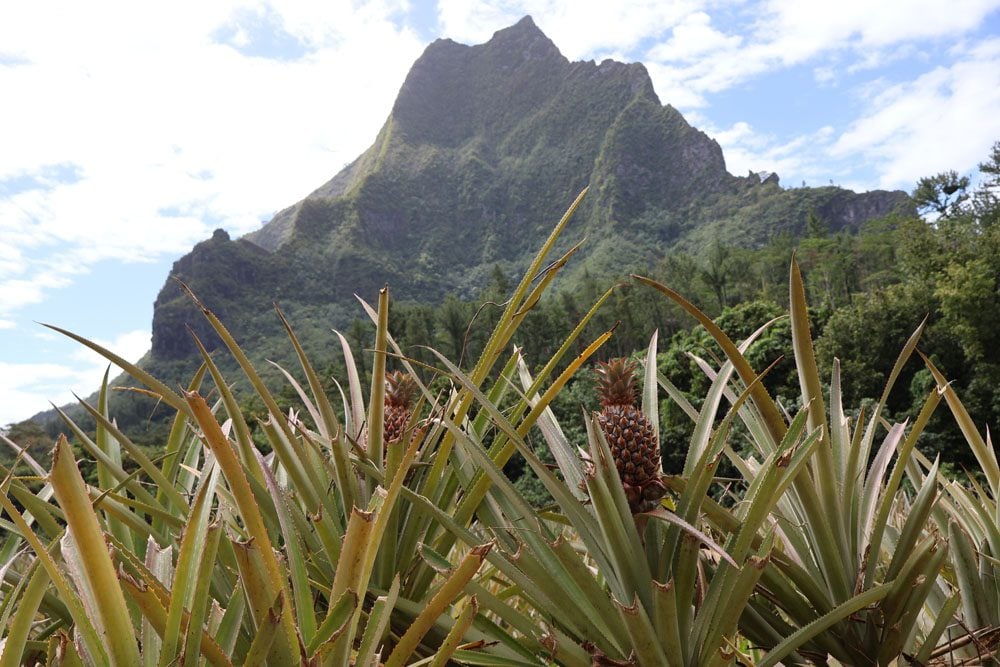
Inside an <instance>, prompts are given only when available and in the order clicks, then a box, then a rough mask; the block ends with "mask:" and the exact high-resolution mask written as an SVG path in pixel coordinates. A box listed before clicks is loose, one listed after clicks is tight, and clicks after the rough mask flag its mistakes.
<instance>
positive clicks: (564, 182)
mask: <svg viewBox="0 0 1000 667" xmlns="http://www.w3.org/2000/svg"><path fill="white" fill-rule="evenodd" d="M584 187H589V192H588V195H587V197H586V198H585V200H584V203H583V205H582V206H581V208H580V209H579V210H578V211H577V214H576V216H575V217H574V220H573V222H572V224H571V226H570V228H569V230H568V231H567V233H566V234H564V240H563V244H564V247H565V246H567V245H569V244H570V243H574V242H576V241H578V240H579V239H581V238H583V237H586V238H587V242H586V243H585V245H584V247H583V250H582V251H581V253H580V256H579V258H578V259H574V264H573V268H572V269H570V270H569V272H568V276H567V278H566V279H565V280H563V281H562V284H563V286H564V288H566V289H571V288H572V286H573V284H574V277H577V278H578V277H580V276H581V275H582V274H583V273H584V272H587V273H588V274H589V275H590V276H592V277H593V276H605V277H610V276H615V277H620V276H621V275H622V274H623V273H624V271H627V270H628V269H638V268H642V267H644V266H647V265H649V264H650V263H652V262H654V261H656V260H657V259H658V258H660V257H662V256H663V254H664V253H665V252H667V251H668V250H669V249H671V248H681V249H684V250H686V251H689V252H698V251H699V250H700V249H703V248H705V247H706V246H707V245H708V244H709V243H713V242H721V243H725V244H731V245H741V246H756V245H761V244H764V243H766V242H767V241H768V240H769V239H770V238H772V237H773V236H774V235H775V234H779V233H782V232H791V233H795V232H797V231H799V230H801V229H802V228H803V227H804V226H805V224H806V220H807V219H808V218H809V217H810V216H816V217H818V218H819V219H821V220H822V221H823V222H824V223H825V224H826V225H827V226H828V227H829V228H830V229H831V230H837V229H843V228H857V227H858V226H859V225H861V224H862V223H863V222H865V221H866V220H869V219H871V218H875V217H880V216H884V215H886V214H888V213H890V212H892V211H894V210H897V209H900V208H902V209H907V210H912V202H911V201H910V199H909V198H908V197H907V195H906V194H905V193H903V192H884V191H876V192H868V193H864V194H856V193H853V192H850V191H847V190H844V189H841V188H836V187H823V188H794V189H784V188H782V187H781V185H780V183H779V180H778V176H777V175H774V174H772V175H769V176H767V177H764V175H757V174H752V173H751V174H749V175H747V176H734V175H731V174H730V173H729V172H727V170H726V164H725V159H724V156H723V154H722V149H721V148H720V147H719V144H718V143H717V142H716V141H715V140H713V139H712V138H711V137H709V136H707V135H706V134H705V133H704V132H701V131H699V130H698V129H696V128H694V127H692V126H691V125H690V124H689V123H688V122H687V121H686V120H685V119H684V117H683V116H682V115H681V114H680V113H679V112H678V111H677V110H676V109H674V108H673V107H672V106H670V105H669V104H667V105H664V104H662V103H661V101H660V100H659V99H658V98H657V96H656V93H655V92H654V90H653V86H652V83H651V80H650V78H649V74H648V73H647V71H646V69H645V68H644V67H643V65H641V64H639V63H630V64H624V63H620V62H615V61H613V60H605V61H604V62H601V63H599V64H598V63H595V62H593V61H590V62H570V61H569V60H567V59H566V58H565V57H563V56H562V54H561V53H560V52H559V50H558V48H557V47H556V46H555V45H554V44H553V43H552V41H551V40H550V39H549V38H548V37H546V36H545V35H544V34H543V33H542V32H541V30H539V29H538V27H537V26H536V25H535V24H534V22H533V21H532V20H531V18H530V17H525V18H524V19H522V20H521V21H519V22H518V23H517V24H515V25H513V26H511V27H509V28H506V29H503V30H500V31H499V32H497V33H496V34H495V35H494V36H493V38H492V39H490V40H489V41H488V42H487V43H485V44H481V45H477V46H466V45H463V44H458V43H456V42H454V41H452V40H449V39H439V40H437V41H435V42H434V43H432V44H431V45H429V46H428V47H427V49H426V50H425V51H424V53H423V55H421V57H420V58H419V59H418V60H417V61H416V62H415V63H414V64H413V67H412V69H411V70H410V72H409V74H408V75H407V77H406V80H405V82H404V83H403V85H402V88H401V89H400V91H399V95H398V97H397V99H396V101H395V104H394V105H393V108H392V110H391V112H390V113H389V116H388V118H387V120H386V122H385V124H384V126H383V127H382V129H381V131H380V132H379V134H378V136H377V137H376V138H375V142H374V143H373V145H372V146H371V148H369V149H368V150H367V151H365V152H364V153H363V154H362V155H361V156H359V157H358V158H357V159H356V160H355V161H354V162H352V163H351V164H350V165H348V166H347V167H346V168H344V169H343V170H342V171H341V172H340V173H338V174H336V175H335V176H334V177H333V178H332V179H331V180H330V181H329V182H327V183H326V184H324V185H322V186H321V187H319V188H318V189H316V190H315V191H314V192H313V193H312V194H310V195H309V196H308V197H306V198H305V199H304V200H302V201H300V202H298V203H296V204H294V205H292V206H290V207H289V208H287V209H285V210H283V211H281V212H280V213H278V214H277V215H276V216H275V217H274V219H273V220H271V221H270V222H268V223H267V224H266V225H264V226H263V227H262V228H261V229H260V230H258V231H256V232H253V233H251V234H248V235H247V236H245V237H243V238H240V239H231V238H230V237H229V236H228V235H227V234H226V233H225V232H224V231H221V230H220V231H217V232H216V233H215V234H214V235H213V236H212V237H211V238H210V239H208V240H206V241H204V242H202V243H199V244H198V245H197V246H196V247H195V248H194V249H193V250H192V251H191V252H190V253H188V254H187V255H185V256H184V257H182V258H181V259H179V260H178V261H177V262H176V263H175V264H174V266H173V269H172V271H171V275H170V277H169V278H168V279H167V280H166V283H165V285H164V287H163V288H162V290H161V291H160V293H159V295H158V296H157V299H156V303H155V308H154V315H153V339H152V350H151V352H150V353H149V354H148V355H147V356H146V357H145V358H144V359H143V362H142V363H143V365H144V366H145V367H147V368H149V369H151V370H152V371H153V372H154V373H155V374H158V375H160V376H162V377H164V378H165V379H167V380H169V381H170V382H173V383H176V382H181V381H184V379H185V378H186V377H187V375H188V374H189V372H190V371H191V370H192V368H193V366H194V365H195V364H196V363H197V360H198V358H199V356H198V352H197V348H196V346H195V343H194V341H193V339H192V337H191V336H190V335H189V333H188V331H187V327H191V329H193V331H194V332H195V333H196V334H197V335H198V336H199V337H200V338H201V340H202V341H203V342H204V343H205V345H206V347H208V349H210V350H211V349H213V348H215V347H217V346H218V345H219V344H220V342H219V341H218V340H217V339H216V337H215V335H214V333H213V332H211V331H210V328H209V327H208V325H207V324H206V323H205V321H204V318H203V317H202V316H201V314H200V313H199V312H198V310H197V308H196V307H195V306H194V305H193V304H192V303H191V301H190V300H189V299H188V298H187V297H186V296H185V295H184V294H183V293H182V291H181V288H180V286H179V284H178V282H177V280H175V278H176V279H179V280H181V281H183V282H184V283H185V284H187V285H188V286H190V287H191V289H192V290H193V291H194V292H195V293H196V294H198V296H199V297H200V298H201V299H202V301H203V302H204V303H205V304H206V305H207V306H208V307H210V308H211V309H212V310H214V311H215V312H216V314H218V315H219V317H220V318H221V319H222V320H223V322H225V323H226V324H227V325H228V326H229V327H230V330H231V331H232V333H233V334H234V335H235V337H236V338H237V340H239V341H240V342H241V344H243V345H244V346H245V349H248V350H253V352H254V354H255V356H256V357H257V358H259V359H263V358H269V359H275V358H278V359H282V358H286V357H287V356H288V351H287V349H286V348H287V343H286V341H285V338H284V333H283V332H282V330H281V329H280V324H279V322H278V319H277V318H276V317H275V315H274V313H273V312H272V310H271V308H270V306H271V303H272V302H278V303H280V304H281V306H282V308H283V309H284V310H285V312H286V314H287V315H288V316H289V320H290V321H291V322H293V323H294V324H295V326H296V329H297V331H298V333H299V334H300V335H301V337H302V338H303V339H306V340H323V341H326V343H325V344H326V345H328V346H329V329H330V328H331V327H345V326H347V325H348V324H349V323H350V321H351V320H352V318H355V317H358V316H361V315H363V313H362V311H361V310H360V308H359V306H358V304H357V302H356V300H355V297H354V294H358V295H361V296H363V297H365V298H367V299H369V300H373V299H374V298H375V295H376V292H377V290H378V288H379V287H381V286H382V285H384V284H386V283H388V284H390V285H391V287H392V294H393V296H394V297H395V298H396V299H401V300H414V301H422V302H437V301H440V300H441V299H442V298H443V297H444V296H445V295H447V294H452V293H453V294H456V295H458V296H466V297H468V296H472V295H473V294H475V293H476V291H477V290H478V289H479V288H480V287H481V286H482V285H484V284H485V283H486V282H487V281H488V280H489V278H490V277H491V276H492V275H494V274H495V272H496V271H497V270H498V269H499V271H500V272H502V273H503V274H504V275H506V276H508V277H513V276H516V275H519V272H520V271H522V270H523V269H524V268H525V267H526V266H527V264H528V262H529V261H530V258H531V257H532V256H533V254H534V253H535V251H536V250H537V248H538V247H539V246H540V244H541V242H542V240H543V239H544V238H545V237H546V236H547V235H548V233H549V232H550V230H551V229H552V226H553V225H554V223H555V222H556V221H557V220H558V219H559V217H560V216H561V214H562V213H563V211H564V210H565V208H566V206H567V205H568V204H569V202H571V201H572V200H573V198H574V197H575V196H576V194H577V193H579V192H580V191H581V190H582V189H583V188H584ZM609 281H610V279H609ZM331 355H332V352H331Z"/></svg>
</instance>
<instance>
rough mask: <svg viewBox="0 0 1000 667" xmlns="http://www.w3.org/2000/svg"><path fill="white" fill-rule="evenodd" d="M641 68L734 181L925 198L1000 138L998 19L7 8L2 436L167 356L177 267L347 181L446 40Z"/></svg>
mask: <svg viewBox="0 0 1000 667" xmlns="http://www.w3.org/2000/svg"><path fill="white" fill-rule="evenodd" d="M525 14H530V15H532V17H533V18H534V20H535V22H536V24H538V26H539V27H540V28H541V29H542V30H543V31H544V32H545V33H546V34H547V35H548V36H549V37H550V38H551V39H552V40H553V41H554V42H555V44H556V45H557V46H558V47H559V49H560V50H561V51H562V52H563V54H564V55H565V56H567V57H568V58H570V59H572V60H590V59H594V60H598V61H600V60H602V59H604V58H608V57H610V58H615V59H617V60H622V61H629V62H631V61H640V62H643V63H645V64H646V66H647V68H648V70H649V73H650V76H651V77H652V79H653V84H654V86H655V88H656V91H657V93H658V94H659V96H660V99H661V101H662V102H663V103H665V104H666V103H669V104H672V105H673V106H675V107H677V108H678V109H679V110H680V111H681V112H682V113H684V115H685V116H686V117H687V118H688V120H689V121H690V122H691V123H692V124H694V125H695V126H697V127H699V128H700V129H702V130H704V131H706V132H707V133H708V134H709V135H711V136H713V137H715V138H716V139H717V140H718V141H719V143H720V144H721V145H722V147H723V150H724V152H725V155H726V160H727V166H728V168H729V170H730V171H731V172H732V173H735V174H745V173H746V172H747V171H748V170H753V171H764V170H767V171H776V172H778V174H779V175H780V176H781V179H782V183H783V184H784V185H785V186H786V187H790V186H799V185H801V184H802V183H803V182H805V183H807V184H809V185H825V184H827V183H829V182H834V183H836V184H838V185H844V186H846V187H851V188H854V189H857V190H870V189H876V188H900V189H904V190H912V188H913V186H914V184H915V182H916V180H917V179H918V178H919V177H920V176H924V175H930V174H933V173H937V172H939V171H943V170H946V169H957V170H959V171H962V172H969V171H972V170H974V169H975V166H976V164H977V162H979V161H981V160H982V159H984V158H985V157H986V155H987V153H988V151H989V148H990V146H991V144H992V143H993V142H994V141H996V140H998V139H1000V0H951V1H950V2H941V1H940V0H883V1H882V2H879V3H872V2H870V0H840V1H839V2H827V3H819V2H803V1H802V0H765V1H761V2H750V1H741V0H635V1H632V2H621V3H609V2H606V0H601V1H597V0H577V1H575V2H570V1H569V0H505V1H503V2H499V1H494V2H487V1H476V0H471V1H470V0H439V1H438V2H436V3H435V2H406V1H405V0H384V1H381V2H342V1H337V0H330V1H325V2H299V1H282V0H273V1H270V2H264V1H260V2H241V1H236V0H219V1H216V2H211V3H205V2H200V1H197V2H196V1H193V0H192V1H185V0H180V1H177V2H171V3H152V4H150V3H130V2H99V1H95V2H88V3H75V2H69V1H65V2H43V1H40V2H31V3H3V4H2V5H0V90H3V91H4V95H3V100H4V101H3V104H2V105H0V425H3V424H5V423H8V422H11V421H14V420H17V419H21V418H24V417H27V416H29V415H31V414H33V413H34V412H36V411H38V410H42V409H45V408H46V407H48V401H49V400H51V401H53V402H56V403H63V402H66V401H68V400H71V399H72V396H71V393H70V392H77V393H78V394H81V395H85V394H87V393H89V392H90V391H92V390H93V389H94V388H95V387H96V386H97V384H98V382H99V380H100V377H101V375H102V373H103V367H104V366H103V363H102V362H101V361H100V359H98V358H96V357H95V356H94V355H92V354H90V353H88V352H85V351H84V350H82V349H81V348H80V346H79V345H77V344H75V343H72V342H70V341H67V340H64V339H62V338H61V337H59V336H57V335H55V334H52V333H50V332H49V331H48V330H46V329H45V328H44V327H42V326H40V325H39V324H37V322H49V323H52V324H56V325H59V326H62V327H65V328H68V329H71V330H73V331H75V332H77V333H79V334H82V335H84V336H86V337H89V338H92V339H94V340H97V341H100V342H103V343H105V344H107V345H108V346H109V347H111V348H112V349H115V350H116V351H119V352H120V353H121V354H122V355H123V356H126V357H128V358H130V359H138V358H139V357H140V356H141V355H142V354H143V353H144V352H145V351H146V350H147V349H148V348H149V335H150V320H151V317H152V303H153V300H154V299H155V297H156V294H157V292H158V291H159V289H160V287H161V286H162V284H163V282H164V280H165V278H166V276H167V273H168V271H169V269H170V265H171V263H172V262H173V261H175V260H176V259H177V258H179V257H180V256H181V255H183V254H184V253H185V252H187V251H188V250H189V249H190V248H191V246H192V245H194V244H195V243H197V242H198V241H200V240H203V239H205V238H207V237H209V236H210V235H211V233H212V230H214V229H216V228H218V227H222V228H225V229H226V230H228V231H229V233H230V234H231V235H232V236H238V235H241V234H244V233H246V232H248V231H251V230H253V229H256V228H258V227H259V226H260V225H261V223H262V222H263V221H266V220H268V219H269V218H270V217H271V216H272V215H273V214H274V213H275V212H276V211H278V210H280V209H282V208H284V207H286V206H288V205H290V204H292V203H294V202H295V201H297V200H299V199H301V198H302V197H303V196H305V195H306V194H308V193H309V192H310V191H312V190H313V189H315V188H316V187H318V186H319V185H321V184H322V183H324V182H325V181H327V180H328V179H329V178H331V177H332V176H333V175H334V174H335V173H336V172H337V171H339V169H340V168H341V167H342V166H344V165H345V164H347V163H348V162H350V161H351V160H352V159H353V158H354V157H356V156H357V155H358V154H359V153H360V152H361V151H363V150H364V149H365V148H367V146H368V145H369V144H370V143H371V142H372V140H373V139H374V137H375V135H376V133H377V132H378V129H379V127H380V126H381V124H382V122H383V121H384V119H385V117H386V115H387V114H388V112H389V109H390V108H391V105H392V101H393V99H394V98H395V95H396V92H397V91H398V89H399V86H400V84H401V83H402V81H403V78H404V77H405V75H406V72H407V70H408V69H409V66H410V65H411V64H412V62H413V60H415V59H416V58H417V57H418V56H419V55H420V53H421V52H422V50H423V49H424V47H425V46H426V45H427V44H428V43H430V42H431V41H433V40H434V39H435V38H437V37H450V38H452V39H455V40H456V41H459V42H463V43H467V44H475V43H481V42H483V41H486V40H487V39H489V37H490V36H491V35H492V33H493V32H494V31H496V30H498V29H500V28H503V27H505V26H507V25H510V24H512V23H514V22H515V21H517V20H518V19H520V18H521V17H522V16H524V15H525Z"/></svg>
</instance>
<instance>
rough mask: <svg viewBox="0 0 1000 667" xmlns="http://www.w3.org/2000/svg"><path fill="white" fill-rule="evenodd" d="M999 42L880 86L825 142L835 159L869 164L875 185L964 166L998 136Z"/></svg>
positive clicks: (907, 182) (906, 182) (908, 183)
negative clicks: (867, 107)
mask: <svg viewBox="0 0 1000 667" xmlns="http://www.w3.org/2000/svg"><path fill="white" fill-rule="evenodd" d="M998 109H1000V39H992V40H988V41H986V42H984V43H982V44H979V45H977V46H975V47H974V48H973V49H972V50H971V51H970V52H969V53H968V55H967V58H966V59H965V60H961V61H959V62H957V63H955V64H953V65H951V66H950V67H937V68H935V69H934V70H932V71H930V72H928V73H926V74H924V75H923V76H921V77H919V78H917V79H916V80H914V81H913V82H909V83H905V84H897V85H893V86H889V87H886V88H885V89H884V90H882V91H881V92H880V93H878V94H877V95H876V96H875V97H874V99H872V101H871V108H870V110H869V111H867V113H865V114H864V115H863V116H862V117H861V118H859V119H857V120H856V121H854V122H853V123H851V125H850V127H849V128H848V129H847V131H846V132H844V133H843V134H842V135H841V136H840V137H839V138H838V140H837V142H836V143H835V144H834V145H833V146H832V147H831V155H832V156H834V157H837V158H842V157H845V156H859V157H862V158H864V159H866V160H869V161H871V162H874V163H875V164H876V165H877V168H878V171H879V173H880V174H881V176H880V184H881V186H882V187H905V188H907V189H909V188H910V187H912V184H913V183H915V182H916V180H917V179H918V178H920V177H921V176H927V175H930V174H934V173H937V172H939V171H943V170H945V169H949V168H954V169H957V170H959V171H967V170H970V169H972V168H974V167H975V165H976V164H977V163H978V162H979V161H981V160H982V159H984V158H985V156H986V154H987V153H988V151H989V147H990V145H991V144H992V143H993V142H994V141H996V140H997V139H998V138H1000V114H998V113H997V110H998Z"/></svg>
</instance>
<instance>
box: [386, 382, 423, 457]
mask: <svg viewBox="0 0 1000 667" xmlns="http://www.w3.org/2000/svg"><path fill="white" fill-rule="evenodd" d="M416 393H417V383H416V382H414V381H413V378H412V377H410V376H409V375H407V374H405V373H403V372H401V371H393V372H391V373H386V374H385V411H384V416H383V437H384V438H385V441H386V442H394V441H397V440H399V439H401V438H402V437H403V432H404V431H405V430H406V425H407V424H408V423H409V421H410V411H411V410H412V409H413V398H414V396H416Z"/></svg>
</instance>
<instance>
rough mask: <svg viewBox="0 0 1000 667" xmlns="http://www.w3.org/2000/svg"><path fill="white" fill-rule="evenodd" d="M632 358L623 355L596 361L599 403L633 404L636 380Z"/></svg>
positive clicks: (635, 365) (634, 364)
mask: <svg viewBox="0 0 1000 667" xmlns="http://www.w3.org/2000/svg"><path fill="white" fill-rule="evenodd" d="M636 367H637V364H636V362H635V361H634V360H632V359H628V358H625V357H619V358H617V359H610V360H609V361H599V362H597V367H596V368H595V369H594V370H595V372H596V373H597V391H598V394H599V395H600V397H601V405H604V406H607V405H635V397H636V389H637V387H636V380H635V370H636Z"/></svg>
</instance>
